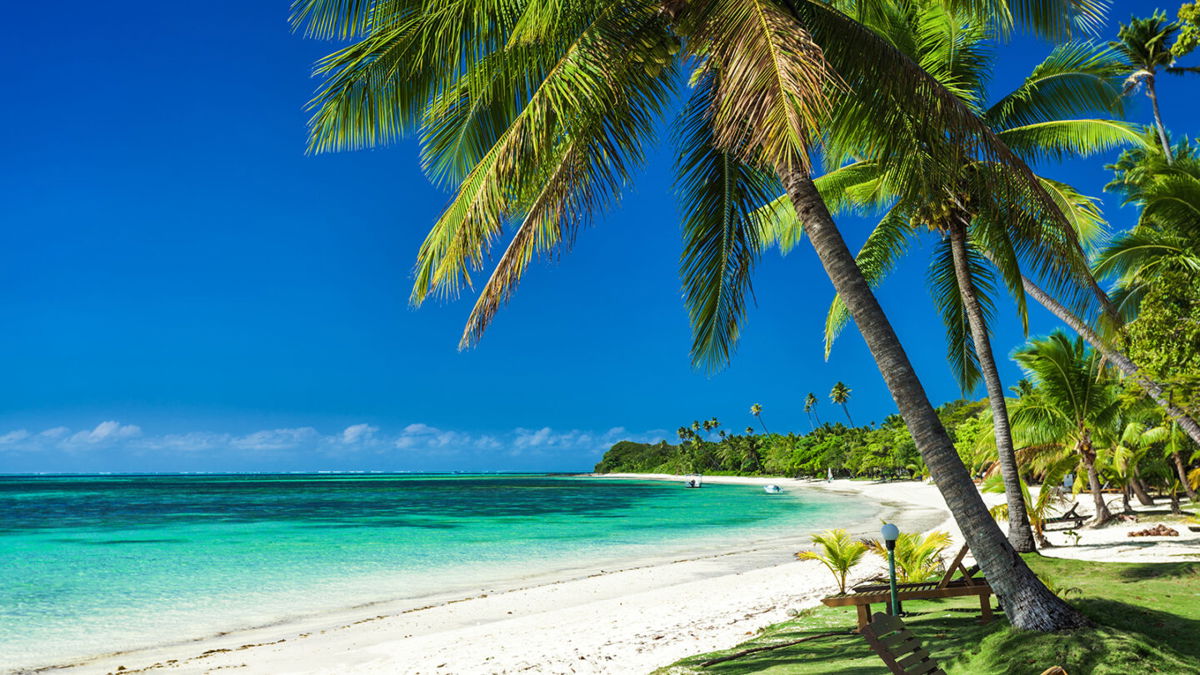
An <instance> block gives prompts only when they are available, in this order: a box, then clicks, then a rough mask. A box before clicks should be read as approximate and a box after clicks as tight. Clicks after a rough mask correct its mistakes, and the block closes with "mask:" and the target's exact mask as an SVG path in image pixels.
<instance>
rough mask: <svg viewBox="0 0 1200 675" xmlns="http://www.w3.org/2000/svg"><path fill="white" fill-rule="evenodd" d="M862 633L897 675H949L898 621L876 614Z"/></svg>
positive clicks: (895, 618) (902, 623) (901, 622)
mask: <svg viewBox="0 0 1200 675" xmlns="http://www.w3.org/2000/svg"><path fill="white" fill-rule="evenodd" d="M861 632H862V636H863V637H865V638H866V639H867V644H869V645H871V649H873V650H875V653H876V654H878V655H879V658H881V659H883V662H884V663H885V664H887V667H888V668H889V669H890V670H891V671H892V672H893V673H895V674H896V675H946V674H945V671H943V670H942V669H941V668H939V667H938V664H937V661H934V660H933V658H932V657H930V656H929V652H927V651H925V649H924V648H923V647H921V643H920V642H917V638H916V636H915V635H913V633H912V631H910V630H909V629H908V628H905V626H904V622H903V621H901V620H900V619H899V618H898V617H894V616H889V615H887V614H876V615H875V618H874V619H873V620H872V621H871V623H869V624H867V625H866V626H863V628H862V631H861Z"/></svg>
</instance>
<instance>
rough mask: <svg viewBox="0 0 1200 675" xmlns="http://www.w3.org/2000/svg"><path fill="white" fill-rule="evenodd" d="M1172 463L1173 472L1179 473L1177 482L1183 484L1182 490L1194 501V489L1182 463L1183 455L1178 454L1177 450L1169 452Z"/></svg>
mask: <svg viewBox="0 0 1200 675" xmlns="http://www.w3.org/2000/svg"><path fill="white" fill-rule="evenodd" d="M1171 460H1172V463H1173V464H1174V465H1175V473H1177V474H1179V482H1180V484H1182V485H1183V491H1184V492H1185V493H1186V494H1187V496H1188V499H1190V500H1192V503H1193V504H1195V503H1196V491H1195V490H1193V489H1192V484H1191V483H1189V482H1188V478H1187V467H1185V466H1184V465H1183V457H1181V456H1180V455H1179V451H1178V450H1176V451H1175V452H1172V453H1171Z"/></svg>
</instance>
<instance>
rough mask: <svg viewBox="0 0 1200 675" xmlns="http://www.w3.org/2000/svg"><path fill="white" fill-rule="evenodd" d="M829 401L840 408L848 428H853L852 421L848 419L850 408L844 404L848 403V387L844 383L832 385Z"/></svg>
mask: <svg viewBox="0 0 1200 675" xmlns="http://www.w3.org/2000/svg"><path fill="white" fill-rule="evenodd" d="M829 400H830V401H833V402H834V403H836V404H838V405H840V406H842V412H844V413H846V421H847V422H849V423H850V426H854V420H853V419H851V418H850V408H848V407H846V404H847V403H849V402H850V387H847V386H846V383H844V382H838V383H837V384H835V385H833V389H830V390H829Z"/></svg>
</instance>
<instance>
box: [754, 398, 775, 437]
mask: <svg viewBox="0 0 1200 675" xmlns="http://www.w3.org/2000/svg"><path fill="white" fill-rule="evenodd" d="M750 414H751V415H754V417H755V418H757V419H758V423H759V425H761V426H762V428H763V433H764V434H769V433H771V432H769V431H767V425H766V424H763V419H762V404H760V403H755V404H754V405H752V406H750Z"/></svg>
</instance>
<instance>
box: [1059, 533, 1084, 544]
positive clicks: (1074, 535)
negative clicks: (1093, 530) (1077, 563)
mask: <svg viewBox="0 0 1200 675" xmlns="http://www.w3.org/2000/svg"><path fill="white" fill-rule="evenodd" d="M1063 534H1065V535H1067V536H1068V537H1071V539H1072V540H1073V542H1072V544H1071V545H1072V546H1078V545H1079V540H1080V539H1081V538H1082V535H1080V534H1079V533H1078V532H1076V531H1075V530H1063Z"/></svg>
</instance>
